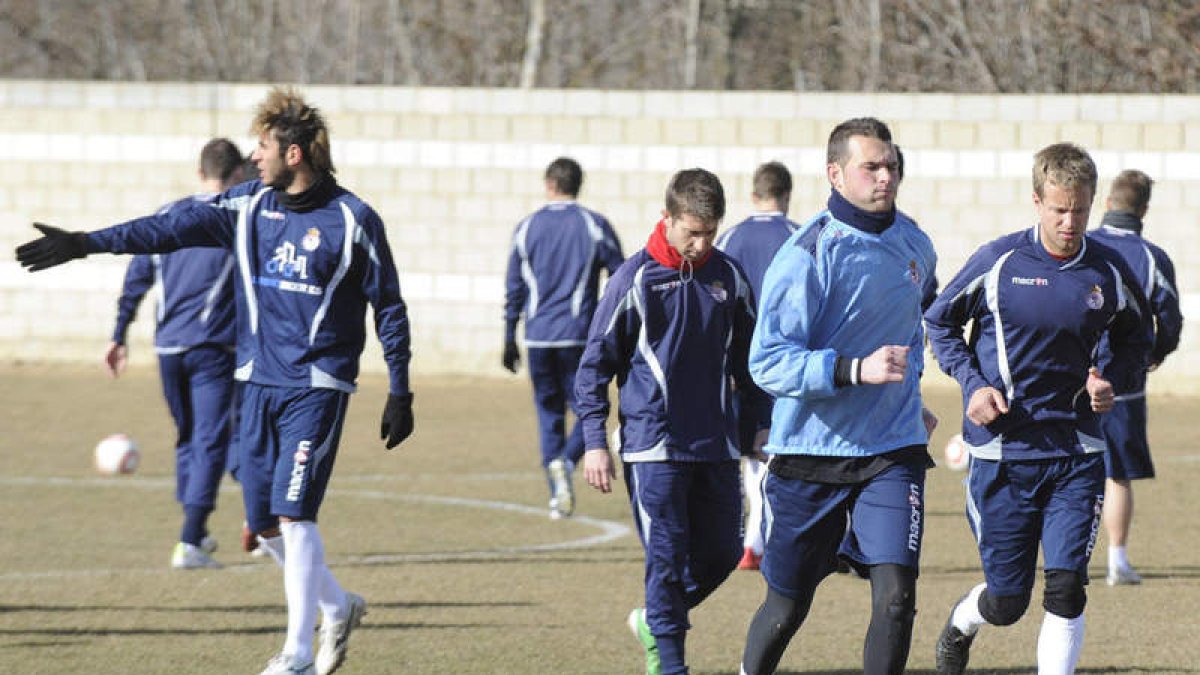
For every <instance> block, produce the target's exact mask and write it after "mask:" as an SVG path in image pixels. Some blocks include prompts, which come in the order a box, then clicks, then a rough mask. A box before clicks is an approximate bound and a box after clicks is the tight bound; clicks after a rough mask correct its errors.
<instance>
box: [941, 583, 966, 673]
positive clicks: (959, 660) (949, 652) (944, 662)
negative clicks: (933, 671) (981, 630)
mask: <svg viewBox="0 0 1200 675" xmlns="http://www.w3.org/2000/svg"><path fill="white" fill-rule="evenodd" d="M959 602H962V601H961V600H960V601H959ZM955 606H956V607H957V606H958V605H957V603H956V604H955ZM950 616H951V617H953V616H954V611H953V610H951V612H950ZM974 641H975V636H974V635H964V634H963V632H962V631H960V630H959V629H957V628H955V627H954V623H953V622H952V621H951V620H950V619H946V627H945V628H942V634H941V635H940V636H938V641H937V647H936V648H935V649H934V664H935V665H936V666H937V674H938V675H962V674H963V673H965V672H966V670H967V660H968V659H969V658H970V657H971V643H972V642H974Z"/></svg>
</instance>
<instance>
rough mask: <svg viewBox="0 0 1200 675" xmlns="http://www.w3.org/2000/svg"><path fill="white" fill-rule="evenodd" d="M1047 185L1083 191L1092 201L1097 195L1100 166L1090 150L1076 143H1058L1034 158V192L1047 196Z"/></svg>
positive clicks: (1046, 148) (1040, 196)
mask: <svg viewBox="0 0 1200 675" xmlns="http://www.w3.org/2000/svg"><path fill="white" fill-rule="evenodd" d="M1046 183H1054V184H1055V185H1057V186H1058V187H1060V188H1064V189H1067V190H1072V189H1075V188H1083V189H1086V190H1087V191H1088V199H1089V200H1090V199H1091V198H1093V197H1095V196H1096V163H1095V162H1093V161H1092V157H1091V155H1089V154H1088V153H1087V150H1084V149H1083V148H1081V147H1079V146H1078V145H1075V144H1074V143H1055V144H1053V145H1047V146H1046V147H1044V148H1042V149H1041V150H1038V153H1037V154H1036V155H1034V156H1033V191H1034V192H1035V193H1037V196H1038V197H1039V198H1044V197H1045V196H1046V192H1045V189H1046Z"/></svg>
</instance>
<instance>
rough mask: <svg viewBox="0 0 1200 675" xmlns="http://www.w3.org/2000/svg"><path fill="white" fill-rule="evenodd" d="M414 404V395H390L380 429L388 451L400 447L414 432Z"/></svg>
mask: <svg viewBox="0 0 1200 675" xmlns="http://www.w3.org/2000/svg"><path fill="white" fill-rule="evenodd" d="M412 402H413V395H412V394H388V400H387V405H385V406H384V407H383V423H382V424H381V425H380V427H379V437H380V438H382V439H383V441H384V447H386V448H387V449H388V450H391V449H392V448H394V447H396V446H397V445H400V443H401V442H402V441H403V440H404V439H406V438H408V436H409V434H411V433H412V432H413V414H412Z"/></svg>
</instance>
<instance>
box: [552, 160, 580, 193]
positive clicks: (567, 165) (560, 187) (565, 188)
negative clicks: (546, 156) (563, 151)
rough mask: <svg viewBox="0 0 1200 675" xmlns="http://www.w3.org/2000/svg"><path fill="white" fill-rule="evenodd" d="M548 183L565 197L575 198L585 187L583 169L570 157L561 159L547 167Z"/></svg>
mask: <svg viewBox="0 0 1200 675" xmlns="http://www.w3.org/2000/svg"><path fill="white" fill-rule="evenodd" d="M546 181H547V182H548V183H550V184H552V185H554V189H555V190H556V191H557V192H558V193H559V194H563V195H570V196H571V197H575V196H578V195H579V188H581V187H583V169H582V168H580V166H579V162H576V161H575V160H573V159H571V158H570V157H559V158H558V159H556V160H554V161H553V162H550V166H547V167H546Z"/></svg>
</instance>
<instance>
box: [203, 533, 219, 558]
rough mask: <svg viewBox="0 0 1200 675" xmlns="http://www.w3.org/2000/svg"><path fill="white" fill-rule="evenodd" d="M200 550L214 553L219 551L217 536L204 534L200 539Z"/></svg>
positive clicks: (210, 553)
mask: <svg viewBox="0 0 1200 675" xmlns="http://www.w3.org/2000/svg"><path fill="white" fill-rule="evenodd" d="M200 550H201V551H204V552H205V553H207V554H209V555H212V554H214V553H216V552H217V538H216V537H213V536H211V535H207V534H206V535H204V538H203V539H201V540H200Z"/></svg>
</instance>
